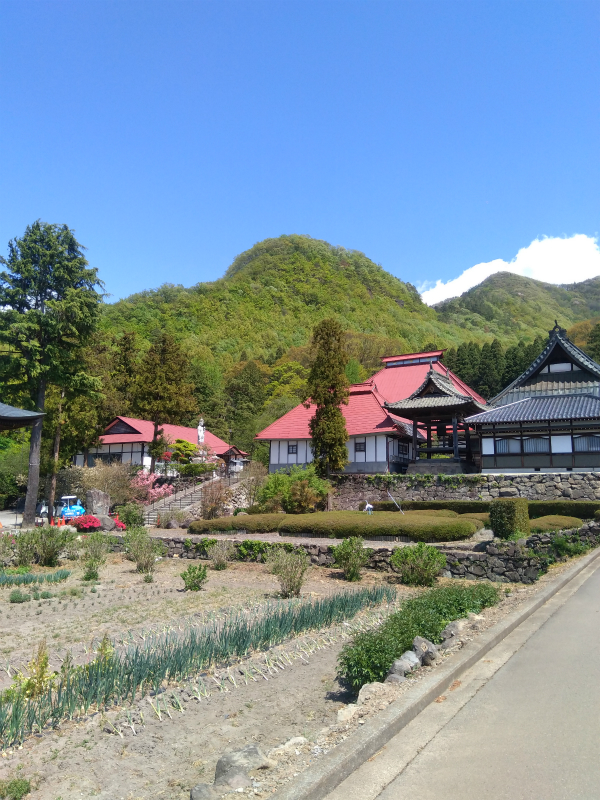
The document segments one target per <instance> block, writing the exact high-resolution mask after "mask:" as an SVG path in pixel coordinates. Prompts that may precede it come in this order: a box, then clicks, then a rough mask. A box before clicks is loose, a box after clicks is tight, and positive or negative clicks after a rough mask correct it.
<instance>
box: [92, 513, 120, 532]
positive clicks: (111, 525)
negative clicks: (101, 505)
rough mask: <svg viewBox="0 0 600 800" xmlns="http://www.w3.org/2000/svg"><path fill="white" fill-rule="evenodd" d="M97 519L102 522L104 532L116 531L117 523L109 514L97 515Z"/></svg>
mask: <svg viewBox="0 0 600 800" xmlns="http://www.w3.org/2000/svg"><path fill="white" fill-rule="evenodd" d="M96 519H98V520H99V521H100V525H101V526H102V530H103V531H114V529H115V527H116V523H115V521H114V519H113V518H112V517H109V516H108V514H97V515H96Z"/></svg>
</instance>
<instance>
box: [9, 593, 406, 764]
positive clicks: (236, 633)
mask: <svg viewBox="0 0 600 800" xmlns="http://www.w3.org/2000/svg"><path fill="white" fill-rule="evenodd" d="M395 594H396V593H395V590H394V589H393V588H392V587H390V586H380V587H376V588H365V589H360V590H358V591H354V592H342V593H338V594H334V595H330V596H329V597H325V598H322V599H314V600H291V601H286V602H278V603H272V604H270V605H269V606H267V607H266V608H264V609H263V610H261V612H260V613H259V614H258V615H256V616H251V615H248V614H244V613H234V614H232V615H229V616H227V617H225V618H224V619H221V620H217V621H214V622H213V623H209V624H208V625H206V626H204V627H203V628H201V629H197V628H193V627H191V628H188V629H186V630H184V632H183V633H182V634H179V633H169V634H165V635H164V636H158V637H155V638H154V639H153V640H152V642H151V643H148V645H146V646H143V645H140V646H135V647H134V646H131V647H129V648H128V649H127V650H125V651H122V652H116V651H114V650H112V651H111V652H106V653H104V654H103V655H102V657H97V658H96V659H94V660H93V661H91V662H89V663H88V664H86V665H84V666H83V667H74V668H71V669H68V670H65V671H64V672H62V673H61V674H59V675H57V676H56V679H55V681H54V682H53V684H52V685H51V686H50V687H49V688H48V689H47V691H46V692H45V693H43V694H41V695H40V696H39V697H36V698H31V699H27V698H26V697H24V696H23V695H17V696H16V697H13V698H7V697H5V696H3V697H2V698H0V743H1V745H2V747H5V748H6V747H9V746H11V745H13V744H15V743H19V742H22V741H23V739H24V738H25V737H26V736H28V735H31V734H32V733H37V732H41V731H42V730H44V728H46V727H47V726H48V725H50V724H52V725H54V726H56V725H58V724H59V722H60V721H61V720H62V719H64V718H69V719H74V718H77V717H81V716H85V715H87V714H88V713H90V710H92V709H93V710H96V709H98V708H100V707H106V706H110V705H113V704H119V705H124V704H126V703H127V702H131V701H133V700H134V699H135V697H136V696H137V695H139V693H142V694H144V693H147V692H148V691H150V690H154V691H156V690H157V689H158V688H160V686H161V685H162V684H163V682H165V681H166V682H177V681H180V680H184V679H186V678H188V677H190V676H194V675H197V674H198V673H199V672H200V671H201V670H203V669H208V668H210V667H211V666H214V665H216V664H221V663H224V662H227V661H229V660H230V659H236V658H242V657H244V656H246V655H248V654H250V653H252V652H254V651H260V650H265V649H268V648H270V647H272V646H273V645H276V644H279V643H280V642H282V641H284V640H286V639H288V638H290V637H292V636H296V635H298V634H300V633H304V632H306V631H309V630H315V629H319V628H325V627H329V626H331V625H334V624H336V623H340V622H344V621H346V620H348V619H351V618H353V617H354V616H355V615H356V614H357V613H358V612H359V611H362V610H363V609H366V608H370V607H373V606H376V605H379V604H381V603H384V602H388V603H389V602H392V601H393V600H394V599H395Z"/></svg>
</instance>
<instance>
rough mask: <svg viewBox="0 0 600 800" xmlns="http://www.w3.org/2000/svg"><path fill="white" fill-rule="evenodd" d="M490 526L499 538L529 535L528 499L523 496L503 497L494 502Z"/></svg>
mask: <svg viewBox="0 0 600 800" xmlns="http://www.w3.org/2000/svg"><path fill="white" fill-rule="evenodd" d="M490 527H491V529H492V530H493V531H494V536H497V537H498V538H499V539H510V538H511V537H513V536H517V535H519V536H529V514H528V513H527V500H525V499H524V498H522V497H503V498H499V499H498V500H494V501H493V502H492V507H491V509H490Z"/></svg>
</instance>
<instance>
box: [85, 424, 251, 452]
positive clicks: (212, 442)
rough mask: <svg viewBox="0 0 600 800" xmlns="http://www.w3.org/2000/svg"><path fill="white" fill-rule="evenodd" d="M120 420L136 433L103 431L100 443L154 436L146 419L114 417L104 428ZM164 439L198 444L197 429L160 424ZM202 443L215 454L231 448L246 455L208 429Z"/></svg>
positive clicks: (123, 442) (145, 440)
mask: <svg viewBox="0 0 600 800" xmlns="http://www.w3.org/2000/svg"><path fill="white" fill-rule="evenodd" d="M118 420H122V421H123V422H125V424H127V425H129V426H130V427H132V428H133V429H134V430H136V431H137V433H112V434H111V433H105V434H104V435H103V436H101V437H100V442H101V443H102V444H125V443H128V442H147V443H149V442H151V441H152V439H153V438H154V423H153V422H150V421H149V420H147V419H134V418H133V417H115V419H113V420H112V422H110V423H109V424H108V425H107V426H106V428H105V430H106V431H110V428H111V427H112V426H113V425H114V424H115V422H117V421H118ZM161 428H162V429H163V434H164V437H165V439H166V440H167V441H168V442H169V443H170V444H173V443H174V442H175V439H183V440H184V441H185V442H190V443H191V444H198V431H197V430H196V428H185V427H184V426H183V425H161ZM204 444H205V445H206V446H207V447H210V449H211V450H212V451H213V452H214V453H215V455H217V456H221V455H224V454H225V453H227V452H228V451H229V450H231V449H232V448H233V449H234V450H237V451H238V452H239V453H241V454H242V455H247V454H246V453H244V451H243V450H239V448H237V447H235V446H234V445H230V444H227V442H224V441H223V439H219V437H218V436H215V435H214V434H213V433H211V432H210V431H206V430H205V431H204Z"/></svg>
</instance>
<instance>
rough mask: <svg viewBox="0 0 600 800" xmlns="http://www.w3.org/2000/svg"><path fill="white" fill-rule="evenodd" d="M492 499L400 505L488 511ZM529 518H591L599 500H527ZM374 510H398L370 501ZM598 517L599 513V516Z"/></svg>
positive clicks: (599, 506)
mask: <svg viewBox="0 0 600 800" xmlns="http://www.w3.org/2000/svg"><path fill="white" fill-rule="evenodd" d="M492 502H494V501H493V500H491V501H488V500H402V501H401V502H400V505H401V507H402V510H403V511H414V510H421V511H429V510H430V511H434V510H439V509H448V510H450V511H455V512H456V513H457V514H472V513H487V512H489V510H490V508H491V505H492ZM526 502H527V505H528V511H529V518H530V519H537V518H538V517H546V516H549V515H550V514H559V515H561V516H567V517H579V518H580V519H592V518H593V517H594V516H595V515H596V513H598V512H600V501H596V500H527V501H526ZM372 506H373V509H374V510H375V511H396V512H397V511H398V509H397V507H396V505H395V504H394V503H392V502H391V501H383V502H380V503H372ZM364 507H365V504H364V503H360V504H359V509H360V510H361V511H362V509H364ZM597 518H600V515H599V517H597Z"/></svg>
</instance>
